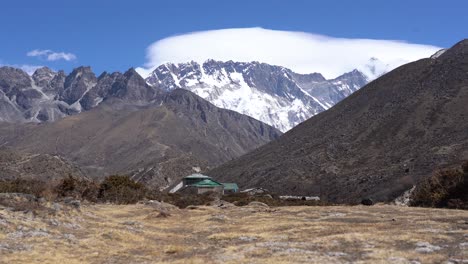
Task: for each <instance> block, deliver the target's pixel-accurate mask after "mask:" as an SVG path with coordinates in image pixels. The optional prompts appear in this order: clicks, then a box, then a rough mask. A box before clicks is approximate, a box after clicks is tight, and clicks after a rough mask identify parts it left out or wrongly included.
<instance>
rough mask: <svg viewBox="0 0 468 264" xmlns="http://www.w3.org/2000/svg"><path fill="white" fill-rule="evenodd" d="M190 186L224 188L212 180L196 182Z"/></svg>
mask: <svg viewBox="0 0 468 264" xmlns="http://www.w3.org/2000/svg"><path fill="white" fill-rule="evenodd" d="M190 186H195V187H216V186H222V184H221V183H219V182H216V181H213V180H212V179H205V180H202V181H199V182H196V183H194V184H190Z"/></svg>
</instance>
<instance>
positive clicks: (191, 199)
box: [146, 191, 216, 209]
mask: <svg viewBox="0 0 468 264" xmlns="http://www.w3.org/2000/svg"><path fill="white" fill-rule="evenodd" d="M215 196H216V194H214V193H203V194H198V195H197V194H182V193H163V192H159V191H152V192H151V193H149V194H148V195H147V196H146V198H148V199H151V200H158V201H163V202H166V203H170V204H172V205H175V206H177V207H179V208H182V209H183V208H187V206H189V205H206V204H208V203H210V202H212V201H214V200H215Z"/></svg>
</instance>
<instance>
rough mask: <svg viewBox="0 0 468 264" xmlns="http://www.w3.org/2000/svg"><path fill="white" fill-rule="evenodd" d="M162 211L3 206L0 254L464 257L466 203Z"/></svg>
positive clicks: (114, 258)
mask: <svg viewBox="0 0 468 264" xmlns="http://www.w3.org/2000/svg"><path fill="white" fill-rule="evenodd" d="M55 207H57V205H55ZM56 209H57V208H56ZM158 209H161V207H160V206H158ZM164 211H165V212H166V214H164V213H163V214H164V215H161V213H160V212H161V210H157V209H155V206H154V205H148V204H137V205H110V204H98V205H93V204H88V205H82V206H81V208H80V209H71V208H68V207H67V206H66V205H63V204H62V205H61V207H60V209H58V210H56V211H55V212H54V213H52V212H51V211H44V212H39V213H37V214H33V213H24V212H14V211H11V210H8V209H7V208H6V207H3V208H2V207H0V263H204V264H206V263H468V211H460V210H442V209H425V208H407V207H396V206H389V205H377V206H372V207H364V206H329V207H328V206H327V207H302V206H301V207H278V208H269V207H265V206H261V205H256V206H253V205H252V206H245V207H235V206H216V207H215V206H213V207H209V206H200V207H190V208H189V209H183V210H181V209H177V208H173V207H170V206H166V208H165V209H164Z"/></svg>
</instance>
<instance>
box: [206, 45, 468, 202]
mask: <svg viewBox="0 0 468 264" xmlns="http://www.w3.org/2000/svg"><path fill="white" fill-rule="evenodd" d="M467 72H468V40H464V41H461V42H459V43H457V44H456V45H455V46H453V47H452V48H451V49H448V50H447V51H445V52H444V53H443V54H442V55H440V56H439V57H436V58H432V59H431V58H428V59H421V60H419V61H416V62H412V63H409V64H406V65H403V66H400V67H398V68H396V69H395V70H393V71H391V72H389V73H387V74H385V75H384V76H382V77H380V78H378V79H376V80H374V81H372V82H370V83H369V84H367V85H366V86H365V87H363V88H362V89H360V90H359V91H357V92H355V93H353V94H352V95H350V96H349V97H347V98H346V99H344V100H343V101H341V102H340V103H338V104H337V105H336V106H334V107H333V108H331V109H330V110H328V111H325V112H323V113H320V114H318V115H316V116H314V117H312V118H311V119H309V120H307V121H306V122H303V123H301V124H299V125H298V126H296V127H295V128H293V129H292V130H290V131H288V132H287V133H285V134H284V135H283V136H282V137H281V138H279V139H278V140H276V141H273V142H270V143H268V144H266V145H264V146H262V147H260V148H258V149H257V150H254V151H252V152H250V153H247V154H246V155H243V156H241V157H240V158H238V159H236V160H233V161H230V162H227V163H226V164H223V165H221V166H220V167H218V168H215V169H213V170H211V171H209V172H208V174H209V175H211V176H213V177H217V178H219V179H220V180H222V181H231V180H234V179H236V180H237V181H238V183H239V184H240V187H241V188H249V187H263V188H267V189H270V190H272V191H275V192H278V193H284V194H291V193H293V194H298V195H318V196H321V197H322V199H326V200H330V201H333V202H340V203H343V202H347V203H348V202H351V203H356V202H359V201H360V199H362V198H365V197H370V198H372V199H374V200H375V201H389V200H392V199H394V198H396V196H398V195H400V194H401V193H402V192H404V191H406V190H408V189H410V188H411V187H412V186H413V185H416V184H418V183H419V182H420V181H422V180H423V179H424V178H426V177H428V176H429V175H430V174H431V173H432V171H433V170H434V169H436V168H438V167H444V166H447V165H450V164H456V163H459V162H461V161H462V160H463V159H468V151H467V150H468V134H467V133H466V131H468V126H467V124H468V122H466V121H467V118H468V105H467V104H466V102H467V101H468V83H467V79H466V73H467Z"/></svg>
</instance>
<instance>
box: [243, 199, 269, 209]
mask: <svg viewBox="0 0 468 264" xmlns="http://www.w3.org/2000/svg"><path fill="white" fill-rule="evenodd" d="M248 206H253V207H264V208H269V207H270V206H268V204H265V203H262V202H255V201H254V202H250V203H249V205H248Z"/></svg>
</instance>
